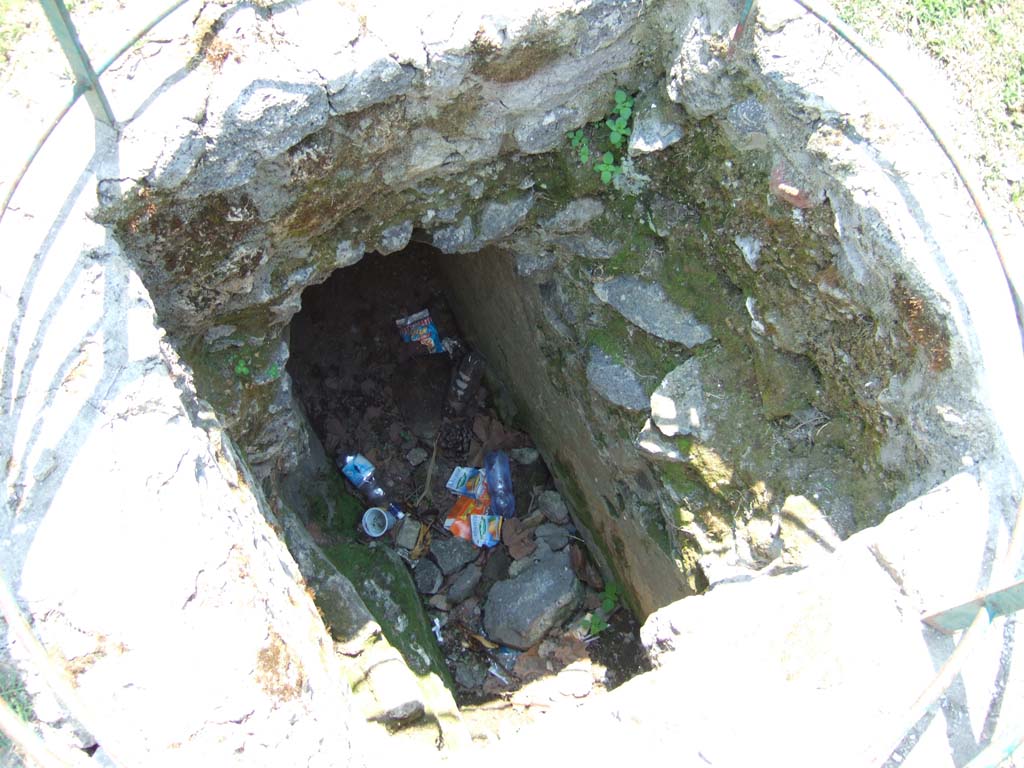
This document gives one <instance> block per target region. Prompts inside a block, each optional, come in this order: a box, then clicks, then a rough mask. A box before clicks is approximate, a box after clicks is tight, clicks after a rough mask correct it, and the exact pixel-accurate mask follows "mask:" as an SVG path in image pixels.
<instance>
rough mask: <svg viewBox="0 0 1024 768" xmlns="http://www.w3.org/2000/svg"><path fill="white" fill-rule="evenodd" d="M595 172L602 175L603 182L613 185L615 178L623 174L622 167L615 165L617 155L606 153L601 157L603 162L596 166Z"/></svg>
mask: <svg viewBox="0 0 1024 768" xmlns="http://www.w3.org/2000/svg"><path fill="white" fill-rule="evenodd" d="M594 170H595V171H597V172H598V173H600V174H601V181H602V182H604V183H605V184H611V181H612V179H613V178H615V177H616V176H618V175H619V174H620V173H622V167H621V166H619V165H616V164H615V155H613V154H612V153H611V152H605V153H604V154H603V155H602V156H601V162H600V163H597V164H596V165H595V166H594Z"/></svg>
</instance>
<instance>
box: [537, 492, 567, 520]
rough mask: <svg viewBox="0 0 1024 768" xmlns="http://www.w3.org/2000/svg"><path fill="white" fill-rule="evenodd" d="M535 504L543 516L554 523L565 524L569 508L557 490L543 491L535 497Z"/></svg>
mask: <svg viewBox="0 0 1024 768" xmlns="http://www.w3.org/2000/svg"><path fill="white" fill-rule="evenodd" d="M537 506H538V507H539V508H540V510H541V512H543V513H544V517H546V518H547V519H548V520H550V521H551V522H552V523H554V524H555V525H565V524H566V523H568V522H569V508H568V507H567V506H566V505H565V501H564V500H563V499H562V496H561V494H559V493H558V491H544V492H543V493H542V494H541V495H540V496H538V497H537Z"/></svg>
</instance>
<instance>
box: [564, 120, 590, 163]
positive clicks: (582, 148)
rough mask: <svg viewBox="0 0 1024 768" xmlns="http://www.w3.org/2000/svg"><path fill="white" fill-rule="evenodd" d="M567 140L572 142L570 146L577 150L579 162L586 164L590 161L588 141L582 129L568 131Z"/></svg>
mask: <svg viewBox="0 0 1024 768" xmlns="http://www.w3.org/2000/svg"><path fill="white" fill-rule="evenodd" d="M569 141H570V142H572V148H573V149H575V150H576V151H577V152H579V156H580V162H581V163H583V164H584V165H586V164H587V163H588V162H589V161H590V142H589V141H588V140H587V137H586V136H585V135H584V133H583V129H582V128H579V129H577V130H575V131H569Z"/></svg>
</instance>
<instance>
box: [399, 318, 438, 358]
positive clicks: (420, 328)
mask: <svg viewBox="0 0 1024 768" xmlns="http://www.w3.org/2000/svg"><path fill="white" fill-rule="evenodd" d="M395 325H396V326H398V331H399V333H400V334H401V335H402V341H404V342H407V343H409V344H419V345H422V346H423V349H424V350H425V351H426V352H428V353H430V354H442V353H444V347H443V346H441V335H440V334H439V333H438V332H437V326H435V325H434V321H433V320H432V319H431V317H430V310H429V309H421V310H420V311H419V312H416V313H414V314H411V315H409V316H408V317H400V318H398V319H397V320H395Z"/></svg>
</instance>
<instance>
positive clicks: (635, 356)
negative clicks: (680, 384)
mask: <svg viewBox="0 0 1024 768" xmlns="http://www.w3.org/2000/svg"><path fill="white" fill-rule="evenodd" d="M598 317H599V321H600V324H599V325H595V326H593V327H591V328H590V329H589V330H588V331H587V337H586V340H587V343H588V344H590V345H593V346H596V347H597V348H598V349H600V350H601V351H603V352H604V353H605V354H606V355H608V357H610V358H611V359H612V360H614V361H615V362H616V363H619V364H620V365H625V366H627V367H628V368H630V369H632V370H633V371H634V372H635V373H636V374H637V375H638V376H639V377H640V381H641V383H642V384H643V387H644V390H645V391H646V393H647V394H648V395H650V394H651V393H652V392H654V390H655V389H657V388H658V385H659V384H660V383H661V380H662V379H663V378H665V376H666V374H668V373H669V371H671V370H672V369H673V368H675V367H676V366H678V365H680V364H681V363H682V362H683V360H684V359H685V357H684V352H683V351H682V350H683V348H682V347H680V346H678V345H675V344H671V343H669V342H667V341H663V340H661V339H659V338H657V337H655V336H652V335H651V334H649V333H646V332H645V331H642V330H641V329H639V328H637V327H636V326H634V325H633V324H632V323H630V322H629V321H627V320H626V319H625V318H624V317H623V316H622V315H620V314H619V313H618V312H615V311H614V310H612V309H610V308H608V307H602V308H601V309H600V311H599V315H598Z"/></svg>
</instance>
